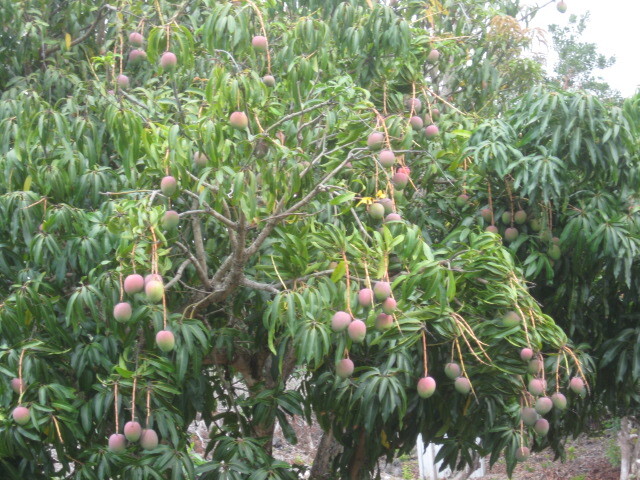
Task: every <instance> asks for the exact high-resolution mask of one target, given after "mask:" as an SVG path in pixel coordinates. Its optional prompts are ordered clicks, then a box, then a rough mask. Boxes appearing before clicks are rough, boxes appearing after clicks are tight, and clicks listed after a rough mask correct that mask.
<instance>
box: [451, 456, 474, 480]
mask: <svg viewBox="0 0 640 480" xmlns="http://www.w3.org/2000/svg"><path fill="white" fill-rule="evenodd" d="M479 468H480V455H478V454H477V453H475V454H474V455H473V463H472V464H471V465H469V466H467V467H465V468H464V470H461V471H459V472H455V473H454V475H453V477H451V479H450V480H467V479H468V478H469V477H470V476H471V474H472V473H473V472H475V471H476V470H477V469H479Z"/></svg>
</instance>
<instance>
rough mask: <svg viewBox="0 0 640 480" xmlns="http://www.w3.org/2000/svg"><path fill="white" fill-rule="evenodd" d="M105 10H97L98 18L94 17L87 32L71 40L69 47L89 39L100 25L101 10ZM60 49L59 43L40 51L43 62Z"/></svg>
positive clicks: (102, 8)
mask: <svg viewBox="0 0 640 480" xmlns="http://www.w3.org/2000/svg"><path fill="white" fill-rule="evenodd" d="M105 9H107V5H102V6H101V7H100V8H99V9H98V16H97V17H96V19H95V21H94V22H93V23H92V24H91V25H89V27H88V28H87V30H86V31H85V32H84V33H83V34H82V35H80V36H79V37H78V38H76V39H75V40H73V41H72V42H71V46H72V47H74V46H76V45H77V44H79V43H81V42H84V41H85V40H86V39H87V38H89V36H90V35H91V34H92V33H93V30H94V29H95V28H96V26H98V23H100V20H102V19H103V15H104V14H103V10H105ZM43 47H44V46H43ZM61 48H62V47H61V46H60V43H56V44H55V45H51V46H50V47H49V48H47V49H46V50H45V49H44V48H43V49H42V51H43V52H42V57H43V60H44V59H45V58H47V57H48V56H49V55H51V54H53V53H55V52H57V51H58V50H60V49H61Z"/></svg>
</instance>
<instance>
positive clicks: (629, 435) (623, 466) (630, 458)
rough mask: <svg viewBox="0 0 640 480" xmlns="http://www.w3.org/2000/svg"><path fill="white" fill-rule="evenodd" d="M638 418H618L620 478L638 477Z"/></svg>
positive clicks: (639, 422)
mask: <svg viewBox="0 0 640 480" xmlns="http://www.w3.org/2000/svg"><path fill="white" fill-rule="evenodd" d="M639 433H640V419H638V418H637V417H633V416H628V417H622V418H621V419H620V432H619V433H618V442H619V443H620V480H638V479H640V441H639V438H638V434H639Z"/></svg>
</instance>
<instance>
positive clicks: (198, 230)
mask: <svg viewBox="0 0 640 480" xmlns="http://www.w3.org/2000/svg"><path fill="white" fill-rule="evenodd" d="M197 205H198V202H197V200H194V201H193V207H196V206H197ZM191 231H192V232H193V243H194V244H195V247H196V259H197V260H198V263H199V264H200V269H201V270H202V271H203V273H204V278H205V279H208V278H209V277H208V275H207V255H206V253H205V251H204V240H203V238H202V223H200V219H199V218H198V217H192V218H191Z"/></svg>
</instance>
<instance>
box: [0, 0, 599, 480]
mask: <svg viewBox="0 0 640 480" xmlns="http://www.w3.org/2000/svg"><path fill="white" fill-rule="evenodd" d="M0 5H1V6H0V19H2V21H3V25H6V27H5V30H4V31H3V33H2V37H1V38H2V49H1V50H0V52H1V55H2V57H1V59H2V60H3V65H6V66H7V67H6V69H4V70H3V72H2V73H0V81H1V82H2V91H3V93H2V98H1V102H0V132H2V133H1V135H2V142H1V143H0V168H1V169H2V171H3V173H4V179H3V181H2V183H1V184H0V185H1V186H0V194H1V197H0V211H1V215H0V232H2V236H1V237H0V238H1V241H0V272H1V273H2V276H0V293H1V295H2V301H1V307H0V342H1V343H2V350H1V352H0V358H1V359H2V362H1V363H0V369H1V370H0V371H1V373H2V376H3V378H4V381H3V382H2V391H1V397H0V398H1V407H0V418H1V419H2V420H1V423H0V465H1V468H2V469H3V470H2V472H3V474H4V477H6V478H25V477H28V478H47V479H48V478H53V477H58V478H77V479H82V478H87V479H96V478H98V479H102V478H131V479H136V478H168V477H171V478H202V479H208V478H212V479H213V478H216V479H218V478H252V479H264V478H274V479H275V478H283V479H284V478H296V473H297V472H299V471H300V470H302V469H304V466H295V465H293V466H292V465H289V464H288V463H285V462H282V461H278V460H276V459H275V458H274V457H273V455H272V454H273V452H272V438H273V434H274V428H275V425H276V422H277V423H278V424H279V425H280V427H281V428H282V430H283V432H284V434H285V436H286V438H287V440H288V441H290V442H292V443H295V441H296V438H295V432H294V430H293V428H292V427H291V425H290V418H291V416H292V415H302V416H304V417H305V418H306V419H307V420H308V421H313V420H314V419H316V420H317V422H318V423H319V424H320V425H321V426H322V428H323V430H324V431H325V435H324V437H323V440H322V442H323V443H322V445H323V447H324V448H322V449H320V450H319V452H318V457H317V458H316V461H315V462H314V465H313V469H312V476H313V477H314V478H329V477H330V476H331V475H336V476H337V477H339V478H353V479H358V478H370V477H371V476H372V475H373V472H375V470H376V468H377V464H378V459H379V458H381V457H387V458H392V457H393V456H394V455H397V454H399V453H402V452H406V451H409V450H411V449H412V448H413V447H414V442H415V439H416V436H417V435H418V434H422V435H423V437H424V438H425V440H426V441H437V442H439V443H442V444H443V445H444V446H443V449H442V453H441V456H442V458H443V460H444V462H445V465H449V466H452V467H464V466H465V465H469V464H471V463H473V462H474V460H475V458H476V456H477V454H489V453H490V454H491V460H492V462H493V461H496V460H497V459H498V458H499V457H500V456H501V455H502V454H504V455H505V456H506V459H507V464H508V468H509V470H510V471H511V470H512V469H513V467H514V466H515V464H516V461H518V460H524V459H525V458H526V457H527V455H528V454H529V452H530V449H532V448H533V449H541V448H544V447H547V446H551V447H552V448H554V449H555V450H556V451H558V452H560V451H561V450H562V439H563V437H564V435H565V434H566V433H567V432H569V431H572V430H573V429H575V428H576V427H577V426H579V424H580V421H581V417H580V415H579V413H580V409H581V406H582V405H583V403H584V398H583V397H584V395H585V393H586V388H587V385H588V384H589V383H590V379H589V375H590V366H589V363H588V361H587V360H586V359H585V357H583V355H582V353H581V351H580V350H575V349H573V348H572V345H571V342H570V341H569V340H568V339H567V336H566V335H565V333H564V332H563V331H562V330H561V329H560V328H559V327H557V326H556V324H555V323H554V321H553V320H552V318H551V317H550V316H548V315H547V314H545V313H544V312H543V311H542V310H541V308H540V306H539V304H538V303H537V302H536V300H535V299H534V297H533V296H532V295H531V292H530V288H529V285H528V284H527V282H526V280H525V276H524V275H523V271H522V270H521V269H520V267H519V266H518V264H517V263H516V262H515V261H514V257H513V255H512V254H511V253H510V252H509V251H508V250H507V249H506V248H505V247H504V246H503V245H502V241H501V239H500V238H499V237H498V236H496V235H495V234H493V233H486V232H483V231H482V229H481V228H475V229H468V228H462V227H464V226H465V225H469V223H470V222H473V221H474V218H475V211H472V210H471V209H470V207H469V206H468V200H469V196H468V195H467V194H466V193H464V189H466V188H467V187H466V185H467V184H470V183H471V182H474V181H476V180H474V179H475V177H474V172H475V168H476V167H475V166H474V165H473V162H472V158H471V157H472V155H471V154H470V153H469V150H467V146H468V145H467V140H469V139H468V137H469V135H470V133H469V132H470V131H471V130H472V129H473V128H474V127H475V125H476V124H477V123H478V122H479V121H480V120H481V119H482V118H483V117H482V116H481V115H482V113H481V112H482V109H483V108H486V109H487V111H488V112H497V111H500V110H501V109H502V108H503V106H504V105H505V104H507V103H508V102H509V101H510V99H511V98H513V96H514V95H516V94H517V93H518V91H520V90H521V89H522V88H524V86H525V82H524V81H523V79H522V77H521V76H520V75H521V72H522V69H519V68H516V66H517V65H518V64H520V65H521V66H527V68H529V67H530V68H531V71H532V73H533V74H535V75H539V72H540V69H539V68H538V67H536V66H535V64H534V63H533V62H531V61H527V60H522V59H520V57H519V56H518V55H519V54H520V52H521V49H522V47H524V46H525V45H526V43H527V41H528V40H527V39H528V38H529V37H528V36H527V35H528V33H527V32H526V31H524V30H519V29H518V28H515V27H514V26H516V25H517V22H515V20H514V18H513V16H512V15H515V14H516V13H517V2H510V1H504V2H496V6H495V7H494V10H491V11H486V10H484V9H483V8H480V7H477V6H474V2H438V1H435V0H434V1H431V2H428V3H427V4H426V10H425V3H424V2H418V1H407V2H400V4H398V5H396V6H393V7H391V6H387V5H385V4H383V3H378V2H372V1H355V0H354V1H350V2H338V1H322V2H320V1H315V0H309V1H305V2H300V1H296V2H293V1H277V2H276V1H264V2H258V3H254V2H252V1H245V2H237V1H234V2H214V1H208V0H207V1H202V2H186V1H185V2H183V3H181V4H179V5H174V4H173V3H171V2H165V1H157V2H153V3H149V4H146V3H144V4H129V3H126V2H125V3H122V4H119V5H111V4H110V3H102V2H98V3H95V2H71V3H64V4H58V3H54V4H52V3H50V2H40V1H35V0H33V1H30V2H22V3H19V4H16V3H15V2H10V1H8V0H3V1H2V3H0ZM514 22H515V23H514ZM510 26H511V27H514V28H511V27H510ZM483 49H484V52H485V53H483ZM10 57H11V58H10ZM470 57H471V66H469V59H470ZM507 59H508V60H510V62H512V63H509V62H506V61H505V60H507ZM518 82H519V83H518ZM506 86H508V87H509V88H506ZM503 87H504V88H503ZM519 89H520V90H519ZM456 105H458V106H456ZM445 110H447V111H446V112H445ZM476 110H477V112H478V113H474V112H475V111H476ZM439 115H442V116H441V117H440V120H439ZM480 132H482V130H480ZM478 135H480V134H478ZM476 138H477V137H476ZM473 139H474V138H473V137H472V139H471V140H473ZM471 145H472V146H473V145H475V144H474V143H473V141H472V142H471ZM476 163H480V162H476ZM484 171H485V174H486V172H487V169H485V170H484ZM498 173H499V174H500V175H504V172H498ZM458 185H461V186H462V189H463V190H462V191H461V192H460V193H459V194H458V193H456V195H457V198H456V200H455V202H456V203H457V204H458V205H459V208H463V209H464V208H467V211H468V212H470V214H469V215H468V216H467V217H466V219H463V220H462V224H459V223H458V222H457V221H455V220H454V216H452V215H451V212H450V211H449V210H448V206H450V205H451V202H450V200H451V199H452V198H450V197H449V195H450V193H451V190H450V187H452V186H453V187H455V188H458V187H457V186H458ZM517 187H518V188H519V185H518V186H516V185H514V187H513V188H517ZM419 206H420V208H421V209H422V216H421V215H420V214H419V212H420V209H419V208H418V207H419ZM461 225H462V227H461ZM433 226H435V230H436V231H437V232H440V233H442V232H447V231H448V232H449V233H447V235H440V236H438V235H434V230H433V228H434V227H433ZM292 376H295V377H296V378H297V381H296V382H289V380H290V379H291V378H292ZM567 402H568V404H569V405H570V407H571V408H570V409H568V410H565V409H566V407H567ZM195 419H201V420H202V421H203V422H205V424H206V425H207V426H208V427H209V429H210V439H209V442H208V444H207V447H206V451H205V452H204V455H203V456H199V455H196V454H194V453H193V451H192V446H191V441H192V436H191V434H190V432H189V426H190V424H191V423H192V422H193V421H194V420H195ZM477 437H480V439H481V442H480V443H477V442H476V438H477ZM4 477H3V478H4Z"/></svg>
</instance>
